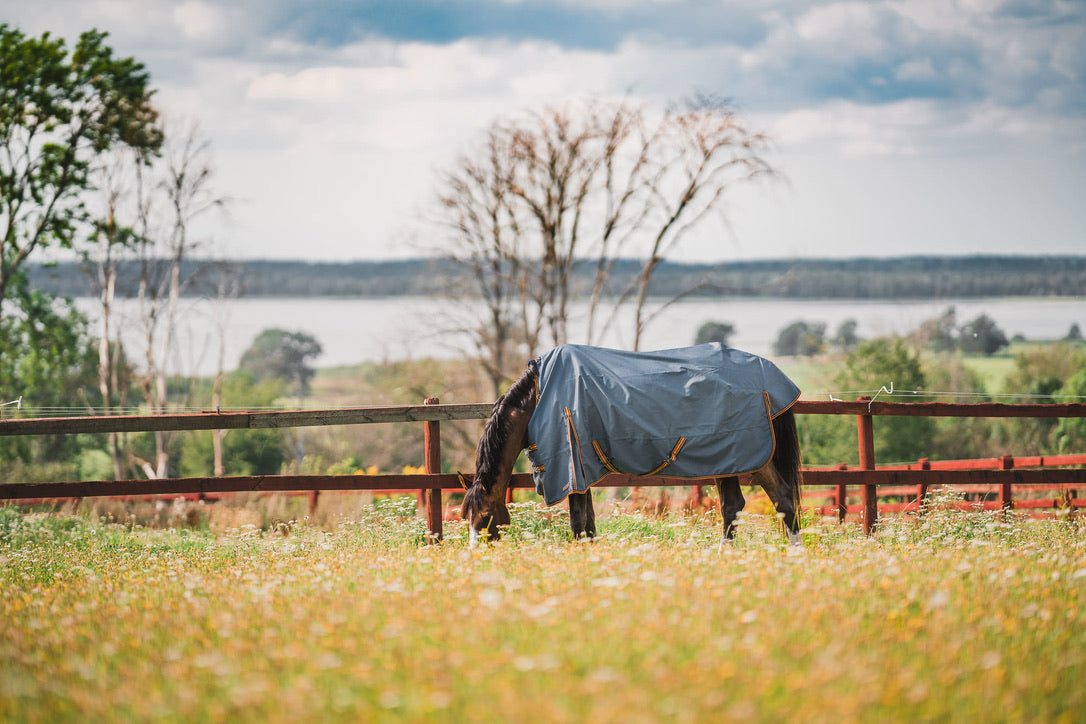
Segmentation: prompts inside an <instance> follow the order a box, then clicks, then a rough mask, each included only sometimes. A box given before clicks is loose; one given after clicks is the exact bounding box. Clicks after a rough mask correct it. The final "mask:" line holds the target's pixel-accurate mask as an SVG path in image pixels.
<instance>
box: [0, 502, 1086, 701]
mask: <svg viewBox="0 0 1086 724" xmlns="http://www.w3.org/2000/svg"><path fill="white" fill-rule="evenodd" d="M947 501H948V499H947V498H934V499H933V500H932V501H931V504H930V506H929V507H928V508H927V509H926V510H925V511H924V514H923V515H922V516H915V517H902V518H888V519H885V520H884V521H883V523H882V525H881V526H880V528H879V530H878V533H877V535H875V536H874V537H872V538H866V537H864V536H863V535H862V533H861V532H860V531H859V529H858V527H857V526H855V525H851V524H845V525H840V524H837V523H835V522H833V521H830V520H823V519H817V518H808V519H807V520H805V528H804V535H803V537H804V546H803V547H802V548H790V547H787V546H785V545H784V544H783V538H782V537H781V536H780V534H779V531H778V530H777V523H776V521H775V520H774V519H773V518H770V517H766V516H762V515H756V514H748V515H745V516H744V518H743V521H742V522H743V526H742V528H741V530H740V533H739V536H738V538H737V539H736V541H735V542H734V543H732V544H730V545H728V546H726V547H724V548H723V549H721V548H720V547H719V545H718V543H719V535H720V528H719V520H718V516H715V515H702V516H693V515H678V514H673V515H666V516H663V517H647V516H645V515H642V514H639V513H636V512H615V513H613V514H610V515H607V516H606V517H603V518H602V519H601V520H600V524H601V532H602V535H601V537H600V538H599V539H597V540H596V541H595V542H592V543H575V542H572V541H571V540H570V539H569V535H568V533H567V532H566V520H565V515H564V514H563V513H562V512H561V511H548V510H544V509H542V508H540V507H539V506H538V505H537V504H535V503H530V502H528V503H518V504H515V505H514V507H513V518H514V519H513V525H512V527H511V529H510V530H509V531H508V532H507V534H506V536H505V537H504V538H503V540H502V541H501V542H500V543H498V544H496V545H493V546H489V547H482V548H479V549H474V550H472V549H469V548H468V547H467V546H466V540H465V539H466V530H465V528H464V526H463V525H462V524H459V523H447V524H446V540H445V542H444V543H443V544H441V545H438V546H427V545H425V544H424V528H423V523H422V521H421V519H420V518H419V517H418V516H417V515H416V512H415V509H414V502H413V499H412V498H410V497H406V496H401V497H394V498H388V499H378V500H376V501H374V502H371V503H365V504H359V505H357V506H356V507H355V509H354V510H353V511H352V513H351V515H350V516H348V518H347V519H345V520H341V521H340V522H339V523H337V524H335V525H330V526H327V527H317V526H316V525H312V526H311V525H308V524H307V523H306V522H305V521H294V522H291V523H289V524H283V525H279V526H274V527H271V528H268V529H266V530H265V529H261V528H258V527H255V526H240V527H237V528H231V529H227V530H222V531H217V530H212V529H211V528H209V527H207V526H203V527H197V528H189V527H180V528H169V529H150V528H140V527H138V526H135V525H133V524H132V523H131V521H129V522H128V523H127V524H122V523H111V522H109V520H108V518H107V519H99V518H96V517H91V516H89V515H85V514H84V517H76V516H72V515H62V514H49V513H45V514H32V515H27V514H25V513H24V512H21V511H18V510H16V509H14V508H3V509H0V615H2V616H3V619H4V622H5V623H4V625H3V627H2V628H0V720H3V721H62V722H63V721H80V722H83V721H117V720H123V721H232V720H242V721H244V720H267V721H298V720H302V721H326V720H327V721H351V722H354V721H376V722H380V721H516V720H527V719H530V720H532V721H547V722H564V721H578V722H584V721H595V722H609V721H622V722H642V721H643V722H656V721H679V722H685V721H696V722H702V721H724V720H728V721H793V722H823V721H826V722H830V721H832V722H852V721H902V722H906V721H908V722H912V721H970V722H984V721H1048V722H1060V721H1067V722H1071V721H1081V720H1082V712H1083V707H1084V706H1086V689H1084V688H1083V687H1082V685H1081V684H1082V681H1083V680H1084V675H1086V606H1084V604H1086V528H1084V527H1083V526H1082V525H1081V524H1080V523H1078V522H1076V521H1071V520H1066V519H1061V520H1057V519H1049V520H1033V519H1029V518H1025V517H1018V516H1015V515H1013V514H1012V515H1011V516H1010V517H1008V518H1003V517H1001V516H1000V515H999V514H997V513H987V512H980V511H977V512H960V511H951V510H949V509H947V508H946V507H945V503H946V502H947Z"/></svg>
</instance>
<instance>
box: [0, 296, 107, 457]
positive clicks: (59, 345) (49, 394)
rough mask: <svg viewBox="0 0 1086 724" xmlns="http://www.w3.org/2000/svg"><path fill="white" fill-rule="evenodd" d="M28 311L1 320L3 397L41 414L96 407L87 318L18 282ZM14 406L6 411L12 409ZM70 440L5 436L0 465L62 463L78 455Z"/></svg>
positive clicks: (0, 447)
mask: <svg viewBox="0 0 1086 724" xmlns="http://www.w3.org/2000/svg"><path fill="white" fill-rule="evenodd" d="M18 286H19V287H20V289H19V296H18V298H19V301H20V306H21V307H22V308H23V310H24V311H25V313H23V314H18V315H9V316H5V317H0V339H2V340H3V343H2V344H3V348H2V349H0V395H3V396H4V397H5V398H8V399H3V400H0V402H8V401H9V399H16V398H19V397H21V398H22V405H23V406H24V407H25V408H30V409H31V410H33V411H37V412H38V413H44V412H47V411H48V410H49V409H50V408H72V407H81V406H83V405H97V404H98V402H99V400H98V398H97V397H96V392H95V372H94V365H95V355H94V352H93V350H92V349H91V347H90V344H89V342H88V339H87V334H86V320H85V319H83V317H82V316H81V315H80V314H79V313H78V312H77V311H75V310H74V309H73V308H71V307H69V306H67V305H62V304H54V303H53V301H52V300H51V299H49V298H48V297H47V296H45V295H43V294H40V293H34V292H27V291H26V290H25V288H23V284H22V282H21V280H20V283H19V284H18ZM9 409H11V408H5V410H9ZM75 447H76V446H75V441H74V440H73V439H72V438H71V436H65V435H55V436H41V437H34V438H25V437H21V436H18V437H2V438H0V461H8V462H11V461H14V460H19V461H22V462H23V463H25V464H35V463H42V462H60V461H62V460H67V459H68V458H70V457H71V455H73V454H74V453H75Z"/></svg>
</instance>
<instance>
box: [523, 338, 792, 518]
mask: <svg viewBox="0 0 1086 724" xmlns="http://www.w3.org/2000/svg"><path fill="white" fill-rule="evenodd" d="M529 365H530V366H533V367H534V368H535V370H536V372H537V380H538V382H537V384H538V386H539V387H538V393H539V394H538V397H539V401H538V403H537V405H536V408H535V412H534V413H533V414H532V418H531V420H530V421H529V423H528V442H529V447H528V458H529V460H530V461H531V463H532V469H533V477H534V478H535V484H536V492H538V493H539V494H540V495H542V496H543V500H544V502H546V504H547V505H554V504H556V503H560V502H561V501H562V500H564V499H565V498H566V496H567V495H569V494H570V493H574V492H578V493H580V492H584V491H586V490H588V488H589V487H591V486H592V485H595V484H596V483H597V482H599V481H600V480H601V479H602V478H603V477H604V476H605V475H607V474H608V473H612V472H621V473H632V474H635V475H666V476H667V477H669V478H693V479H696V478H709V477H716V476H722V475H737V474H740V473H749V472H754V471H755V470H758V469H760V468H762V467H763V466H764V465H765V464H766V463H768V462H769V460H770V458H771V457H772V456H773V450H774V439H773V422H772V421H773V418H774V417H776V416H777V415H779V414H781V413H782V412H784V411H785V410H787V409H788V408H789V407H791V406H792V404H793V403H794V402H795V401H796V399H798V397H799V388H798V387H796V385H795V384H794V383H793V382H792V381H791V380H790V379H788V378H787V377H785V375H784V373H783V372H781V371H780V370H779V369H777V367H776V366H775V365H774V364H773V363H772V362H770V361H768V360H766V359H762V358H761V357H756V356H755V355H752V354H748V353H746V352H741V351H740V350H737V349H732V348H730V347H725V346H723V345H721V344H718V343H714V344H703V345H698V346H696V347H684V348H681V349H671V350H662V351H659V352H624V351H619V350H612V349H603V348H599V347H587V346H583V345H571V344H567V345H563V346H561V347H556V348H555V349H553V350H551V351H550V352H547V353H546V354H544V355H543V356H541V357H539V358H538V359H535V360H532V361H531V362H530V363H529Z"/></svg>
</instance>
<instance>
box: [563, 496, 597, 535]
mask: <svg viewBox="0 0 1086 724" xmlns="http://www.w3.org/2000/svg"><path fill="white" fill-rule="evenodd" d="M568 500H569V527H570V528H572V529H573V537H574V538H575V539H577V538H580V537H581V536H583V535H585V534H587V535H588V537H589V538H595V537H596V511H595V509H594V508H593V507H592V491H591V490H589V491H586V492H584V493H574V494H572V495H570V496H569V498H568Z"/></svg>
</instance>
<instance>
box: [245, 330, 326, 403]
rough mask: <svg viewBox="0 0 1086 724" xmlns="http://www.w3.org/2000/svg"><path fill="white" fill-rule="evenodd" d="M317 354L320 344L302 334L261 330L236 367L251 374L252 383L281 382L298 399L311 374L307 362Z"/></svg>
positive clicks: (307, 390)
mask: <svg viewBox="0 0 1086 724" xmlns="http://www.w3.org/2000/svg"><path fill="white" fill-rule="evenodd" d="M321 351H322V350H321V345H320V342H318V341H317V340H316V339H314V338H313V337H311V336H309V335H308V334H306V333H305V332H287V331H285V330H282V329H265V330H264V331H263V332H261V333H260V334H259V335H257V337H256V339H255V340H253V343H252V345H250V346H249V349H247V350H245V353H244V354H242V356H241V362H240V363H239V364H238V368H239V369H242V370H245V371H246V372H249V373H250V374H252V376H253V380H254V381H255V382H262V381H264V380H268V379H279V380H283V381H284V382H285V383H287V384H288V385H290V386H291V391H292V392H294V393H295V394H297V395H298V397H304V396H305V395H306V394H308V393H309V381H310V380H311V379H312V378H313V374H314V370H313V368H312V367H310V366H309V360H310V359H312V358H314V357H318V356H319V355H320V354H321Z"/></svg>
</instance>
